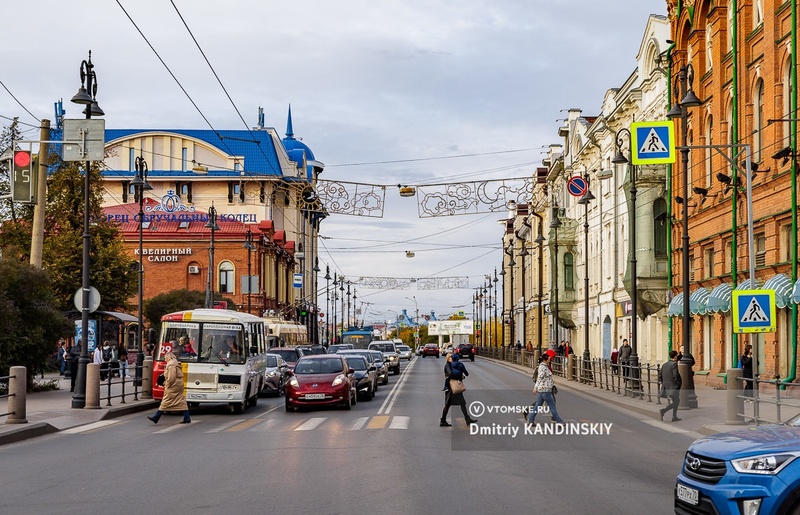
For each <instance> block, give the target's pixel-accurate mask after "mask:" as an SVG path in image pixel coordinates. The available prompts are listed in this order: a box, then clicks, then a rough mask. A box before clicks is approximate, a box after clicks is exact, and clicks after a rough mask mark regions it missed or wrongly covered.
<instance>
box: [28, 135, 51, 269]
mask: <svg viewBox="0 0 800 515" xmlns="http://www.w3.org/2000/svg"><path fill="white" fill-rule="evenodd" d="M39 138H40V139H41V140H42V143H41V144H40V145H39V169H38V170H36V173H37V174H38V175H39V180H38V182H37V184H36V188H37V191H36V204H34V206H33V233H32V236H31V261H30V263H31V265H33V266H35V267H36V268H42V246H43V244H44V215H45V208H46V205H47V165H48V164H50V160H49V158H48V157H49V152H50V143H49V140H50V120H42V125H41V132H40V135H39Z"/></svg>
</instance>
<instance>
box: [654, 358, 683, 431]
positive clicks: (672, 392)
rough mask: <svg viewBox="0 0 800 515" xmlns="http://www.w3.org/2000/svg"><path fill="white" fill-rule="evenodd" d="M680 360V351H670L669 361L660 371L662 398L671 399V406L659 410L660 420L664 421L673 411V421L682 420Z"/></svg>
mask: <svg viewBox="0 0 800 515" xmlns="http://www.w3.org/2000/svg"><path fill="white" fill-rule="evenodd" d="M679 359H680V354H678V351H675V350H671V351H669V361H667V362H666V363H664V364H663V365H662V366H661V370H659V371H658V379H659V381H661V391H662V393H661V394H660V395H661V397H664V396H666V397H669V401H670V402H669V404H667V406H666V407H664V408H662V409H660V410H658V418H659V419H661V420H664V415H665V414H666V413H667V412H668V411H669V410H672V421H673V422H677V421H679V420H680V419H679V418H678V406H679V405H680V403H681V395H680V391H681V376H680V374H679V373H678V360H679Z"/></svg>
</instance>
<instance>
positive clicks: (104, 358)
mask: <svg viewBox="0 0 800 515" xmlns="http://www.w3.org/2000/svg"><path fill="white" fill-rule="evenodd" d="M98 356H99V357H100V361H99V363H100V380H101V381H105V380H106V379H107V378H108V374H109V367H110V366H111V360H112V359H113V358H114V351H113V350H112V349H111V344H110V343H108V340H106V341H104V342H103V347H102V348H100V349H97V350H95V359H94V362H95V363H98V360H97V358H98Z"/></svg>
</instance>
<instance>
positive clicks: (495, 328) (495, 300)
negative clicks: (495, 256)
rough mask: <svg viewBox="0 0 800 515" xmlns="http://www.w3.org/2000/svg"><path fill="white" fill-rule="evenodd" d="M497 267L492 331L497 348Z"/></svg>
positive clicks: (495, 271)
mask: <svg viewBox="0 0 800 515" xmlns="http://www.w3.org/2000/svg"><path fill="white" fill-rule="evenodd" d="M497 281H499V279H498V278H497V267H494V279H493V282H494V325H493V327H492V329H493V330H494V346H495V347H497V341H498V340H497Z"/></svg>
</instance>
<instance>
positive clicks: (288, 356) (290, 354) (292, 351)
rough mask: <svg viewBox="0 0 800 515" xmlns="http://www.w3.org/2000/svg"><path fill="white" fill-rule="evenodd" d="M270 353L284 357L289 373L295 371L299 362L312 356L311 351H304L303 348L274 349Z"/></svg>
mask: <svg viewBox="0 0 800 515" xmlns="http://www.w3.org/2000/svg"><path fill="white" fill-rule="evenodd" d="M268 352H269V353H270V354H277V355H279V356H280V357H282V358H283V360H284V361H285V362H286V366H287V367H288V370H287V371H292V370H294V364H295V363H297V360H298V359H300V358H302V357H303V356H306V355H308V354H310V352H309V351H307V350H304V349H303V348H302V347H272V348H271V349H269V351H268Z"/></svg>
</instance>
